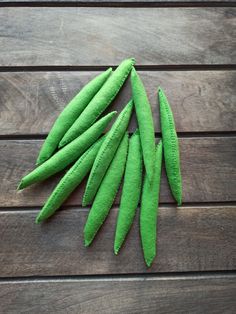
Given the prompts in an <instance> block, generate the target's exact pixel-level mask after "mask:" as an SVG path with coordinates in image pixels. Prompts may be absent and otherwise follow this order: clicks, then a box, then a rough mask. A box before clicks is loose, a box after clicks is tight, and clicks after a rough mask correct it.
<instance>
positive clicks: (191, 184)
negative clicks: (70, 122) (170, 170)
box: [0, 0, 236, 314]
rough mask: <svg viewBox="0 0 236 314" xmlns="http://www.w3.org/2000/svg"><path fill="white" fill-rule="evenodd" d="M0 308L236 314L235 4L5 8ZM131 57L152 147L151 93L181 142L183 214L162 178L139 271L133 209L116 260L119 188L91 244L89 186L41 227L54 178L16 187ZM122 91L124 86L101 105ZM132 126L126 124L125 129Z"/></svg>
mask: <svg viewBox="0 0 236 314" xmlns="http://www.w3.org/2000/svg"><path fill="white" fill-rule="evenodd" d="M0 6H1V8H0V152H1V153H0V181H1V184H0V239H1V242H0V313H3V314H6V313H17V314H18V313H37V314H38V313H86V314H87V313H95V312H98V313H109V314H110V313H112V314H113V313H158V314H169V313H199V314H202V313H203V314H205V313H207V314H208V313H217V314H222V313H224V314H225V313H229V314H231V313H235V308H236V298H235V295H236V273H235V270H236V92H235V87H236V54H235V51H236V49H235V48H236V40H235V38H236V36H235V35H236V34H235V30H236V4H235V2H234V1H231V0H226V1H220V0H214V1H213V0H212V1H211V0H208V1H202V0H197V1H194V2H192V1H188V0H185V1H184V2H179V1H175V0H167V1H160V0H159V1H152V0H149V1H145V2H140V1H137V0H135V1H131V0H125V1H121V2H120V1H115V2H113V1H103V2H99V1H98V2H96V1H93V0H87V1H84V0H82V1H78V0H72V1H67V0H64V1H61V0H51V1H47V0H37V1H34V0H30V1H29V0H21V1H20V0H18V1H17V0H14V1H12V0H0ZM131 56H132V57H135V58H136V60H137V70H138V73H139V74H140V76H141V78H142V79H143V82H144V85H145V87H146V89H147V93H148V96H149V99H150V102H151V105H152V110H153V115H154V120H155V131H156V138H157V140H158V138H160V136H161V134H160V125H159V110H158V104H157V100H156V91H157V87H158V86H161V87H162V88H163V89H164V90H165V91H166V94H167V96H168V98H169V101H170V103H171V106H172V109H173V113H174V116H175V121H176V128H177V132H178V135H179V138H180V153H181V166H182V176H183V206H181V207H178V208H177V207H176V205H175V203H174V201H173V198H172V196H171V194H170V190H169V187H168V184H167V179H166V175H165V172H164V171H163V176H162V183H161V195H160V208H159V218H158V231H157V232H158V244H157V246H158V247H157V257H156V260H155V262H154V264H153V266H152V267H151V268H150V269H147V268H146V266H145V264H144V260H143V256H142V251H141V247H140V237H139V226H138V213H137V217H136V220H135V222H134V225H133V227H132V230H131V232H130V234H129V236H128V239H127V241H126V244H125V246H124V248H123V249H122V250H121V252H120V254H119V255H118V256H115V255H114V253H113V240H114V228H115V223H116V216H117V210H118V206H119V205H118V204H119V199H120V192H119V193H118V196H117V198H116V200H115V204H114V207H113V208H112V210H111V212H110V215H109V217H108V219H107V220H106V222H105V224H104V226H103V227H102V229H101V231H100V232H99V234H98V236H97V237H96V240H95V241H94V243H93V245H92V246H91V247H90V248H85V247H84V246H83V226H84V223H85V220H86V217H87V214H88V210H89V209H88V208H82V206H81V198H82V195H83V191H84V186H85V183H82V185H81V186H80V187H79V188H78V189H76V190H75V192H74V193H73V194H72V195H71V196H70V198H69V199H68V200H67V201H66V203H65V204H64V205H63V207H62V209H61V210H59V211H58V213H57V214H56V215H55V216H54V217H53V218H52V219H50V220H49V221H48V222H46V223H44V224H42V225H35V224H34V219H35V217H36V215H37V213H38V211H39V209H40V207H41V206H42V205H43V204H44V202H45V200H46V198H47V197H48V196H49V194H50V193H51V191H52V189H53V188H54V187H55V185H56V183H57V182H58V180H59V179H60V177H61V175H62V174H60V175H57V176H54V177H53V178H51V179H49V180H47V181H46V182H43V183H40V184H36V185H34V186H32V187H30V188H27V189H26V190H24V191H22V192H18V193H17V192H16V186H17V184H18V182H19V180H20V179H21V177H22V176H23V175H25V174H26V173H27V172H28V171H30V170H32V169H33V168H34V164H35V160H36V156H37V154H38V151H39V148H40V146H41V145H42V142H43V140H44V139H45V137H46V135H47V133H48V131H49V130H50V128H51V126H52V123H53V121H54V120H55V118H56V117H57V115H58V114H59V112H60V111H61V110H62V109H63V108H64V106H65V105H66V104H67V103H68V101H69V100H70V99H71V98H72V97H73V96H74V95H75V94H76V93H77V92H78V91H79V90H80V89H81V87H82V86H83V85H84V84H85V83H86V82H88V81H89V80H90V79H91V78H93V77H94V76H95V75H96V74H98V73H99V72H101V71H103V70H104V69H106V68H107V67H108V66H114V67H115V66H117V65H118V64H119V63H120V62H121V61H122V59H124V58H127V57H131ZM130 96H131V90H130V82H129V80H128V81H127V82H126V84H125V85H124V87H123V88H122V90H121V92H120V94H119V95H118V96H117V98H116V99H115V101H114V102H113V103H112V105H111V106H110V108H109V111H110V110H114V109H116V110H118V111H120V110H121V108H122V107H123V105H124V104H125V103H127V101H128V100H129V98H130ZM135 128H136V121H135V117H132V120H131V123H130V126H129V131H130V133H132V132H133V131H134V130H135Z"/></svg>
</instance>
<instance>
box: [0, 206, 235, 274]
mask: <svg viewBox="0 0 236 314" xmlns="http://www.w3.org/2000/svg"><path fill="white" fill-rule="evenodd" d="M37 212H38V211H34V210H28V211H6V212H0V236H1V243H0V265H1V269H0V276H1V277H9V276H10V277H12V276H20V277H21V276H41V275H42V276H55V275H63V276H64V275H85V274H89V275H92V274H125V273H146V272H151V273H154V272H188V271H215V270H234V269H235V267H236V260H235V254H236V249H235V241H236V236H235V228H236V207H233V206H232V207H205V208H204V207H183V208H179V209H176V208H174V207H161V208H160V209H159V218H158V227H157V228H158V231H157V233H158V243H157V251H158V253H157V258H156V259H155V262H154V264H153V265H152V267H151V268H149V269H147V268H146V266H145V264H144V261H143V256H142V251H141V244H140V239H139V228H138V216H139V215H138V214H137V215H136V220H135V222H134V225H133V228H132V230H131V232H130V234H129V236H128V239H127V241H126V243H125V246H124V247H123V248H122V250H121V253H120V254H119V255H118V256H116V255H114V253H113V241H114V231H115V230H114V229H115V223H116V215H117V208H114V209H112V210H111V212H110V215H109V217H108V219H107V221H106V222H105V223H104V226H103V227H102V229H101V231H100V232H99V233H98V235H97V237H96V239H95V240H94V242H93V244H92V246H91V247H90V248H85V247H84V245H83V227H84V224H85V221H86V218H87V215H88V210H87V209H69V208H67V209H66V210H61V211H59V212H58V213H57V215H55V216H54V217H53V218H52V219H50V220H49V221H48V222H46V223H44V224H42V225H35V224H34V219H35V217H36V214H37Z"/></svg>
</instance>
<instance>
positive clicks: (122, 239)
mask: <svg viewBox="0 0 236 314" xmlns="http://www.w3.org/2000/svg"><path fill="white" fill-rule="evenodd" d="M139 159H140V161H142V158H141V155H140V158H139ZM140 168H141V171H140V175H141V176H142V166H141V167H140ZM141 186H142V180H140V183H139V187H138V188H139V191H140V190H141ZM139 200H140V195H139ZM136 211H137V207H136V209H135V214H134V217H135V215H136ZM128 231H129V230H128ZM127 235H128V233H126V234H124V235H123V236H122V238H121V241H120V242H121V245H119V246H118V251H119V250H120V248H121V246H122V244H123V242H124V240H125V238H126V236H127Z"/></svg>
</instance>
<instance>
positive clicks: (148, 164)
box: [131, 67, 155, 182]
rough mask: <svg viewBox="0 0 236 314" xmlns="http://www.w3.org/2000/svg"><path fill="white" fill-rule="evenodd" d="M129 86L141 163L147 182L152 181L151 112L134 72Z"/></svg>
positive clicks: (152, 131) (152, 145) (152, 143)
mask: <svg viewBox="0 0 236 314" xmlns="http://www.w3.org/2000/svg"><path fill="white" fill-rule="evenodd" d="M131 86H132V95H133V99H134V105H135V111H136V115H137V120H138V126H139V130H140V139H141V145H142V151H143V161H144V165H145V170H146V173H147V176H148V178H149V181H150V182H151V181H152V177H153V169H154V162H155V132H154V124H153V118H152V110H151V106H150V104H149V101H148V98H147V94H146V91H145V88H144V86H143V83H142V81H141V79H140V77H139V76H138V74H137V72H136V71H135V69H134V67H133V68H132V71H131Z"/></svg>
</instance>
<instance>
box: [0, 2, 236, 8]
mask: <svg viewBox="0 0 236 314" xmlns="http://www.w3.org/2000/svg"><path fill="white" fill-rule="evenodd" d="M11 2H14V3H34V2H37V3H44V2H45V3H60V2H63V3H78V4H81V5H86V4H88V5H93V4H94V5H96V6H97V5H98V6H99V5H100V6H103V5H112V4H116V5H117V6H122V4H127V5H129V4H130V5H131V6H132V5H135V4H137V5H139V4H141V5H142V6H143V7H148V5H155V4H165V3H180V2H181V3H187V4H188V3H203V4H207V3H212V2H214V3H217V2H221V3H234V0H223V1H222V0H194V1H192V0H184V1H180V0H165V1H163V0H145V1H143V0H102V1H98V0H0V3H11ZM146 3H147V5H146Z"/></svg>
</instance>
